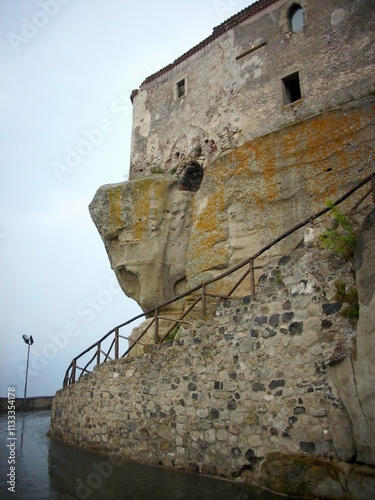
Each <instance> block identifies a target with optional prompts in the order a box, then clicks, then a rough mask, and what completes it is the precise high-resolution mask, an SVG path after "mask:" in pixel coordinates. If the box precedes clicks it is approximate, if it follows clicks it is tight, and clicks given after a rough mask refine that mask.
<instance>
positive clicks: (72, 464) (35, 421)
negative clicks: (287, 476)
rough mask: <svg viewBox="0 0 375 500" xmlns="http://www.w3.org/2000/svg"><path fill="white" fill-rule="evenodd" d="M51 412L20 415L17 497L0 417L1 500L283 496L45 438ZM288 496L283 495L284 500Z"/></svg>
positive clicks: (4, 422)
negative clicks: (10, 480) (10, 482)
mask: <svg viewBox="0 0 375 500" xmlns="http://www.w3.org/2000/svg"><path fill="white" fill-rule="evenodd" d="M49 421H50V412H49V411H38V412H18V414H17V420H16V437H17V441H16V493H11V492H9V491H8V486H9V485H7V484H6V481H7V473H9V465H8V463H7V460H6V459H4V455H5V454H4V453H3V451H4V450H7V442H9V441H8V435H7V415H6V414H2V415H0V431H1V433H0V435H1V438H0V440H1V450H2V453H1V456H2V457H3V458H2V460H1V464H0V474H1V489H0V497H1V498H2V499H8V498H9V499H11V498H12V499H16V500H18V499H20V500H44V499H46V500H50V499H51V500H54V499H61V500H85V499H90V500H106V499H111V500H112V499H113V500H117V499H127V500H138V499H139V500H179V499H186V500H195V499H197V500H198V499H199V500H213V499H215V500H216V499H218V498H220V499H225V500H250V499H260V500H272V499H277V498H282V496H281V495H276V494H272V493H270V492H264V491H261V490H257V489H254V488H250V487H248V486H246V485H243V484H239V483H231V482H227V481H221V480H217V479H211V478H207V477H203V476H199V475H196V474H188V473H182V472H176V471H172V470H168V469H162V468H159V467H149V466H144V465H139V464H136V463H133V462H120V461H116V460H114V459H109V458H107V457H104V456H101V455H97V454H95V453H90V452H85V451H83V450H80V449H77V448H73V447H70V446H66V445H64V444H63V443H60V442H56V441H53V440H51V439H50V438H49V437H48V436H47V432H48V429H49ZM284 498H285V497H284Z"/></svg>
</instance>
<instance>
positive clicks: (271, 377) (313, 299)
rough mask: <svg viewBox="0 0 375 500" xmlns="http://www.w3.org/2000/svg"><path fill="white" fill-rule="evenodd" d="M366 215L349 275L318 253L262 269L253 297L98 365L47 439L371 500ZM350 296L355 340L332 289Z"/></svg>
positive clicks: (370, 248)
mask: <svg viewBox="0 0 375 500" xmlns="http://www.w3.org/2000/svg"><path fill="white" fill-rule="evenodd" d="M374 232H375V212H374V210H372V212H371V213H370V215H369V216H367V218H366V220H365V223H364V225H363V226H362V229H361V231H360V233H359V237H358V243H357V247H356V251H355V270H356V276H354V274H353V272H352V271H353V268H352V265H351V263H350V262H348V261H345V260H344V259H343V258H342V257H340V256H339V255H338V254H336V253H334V252H332V251H328V250H322V249H321V248H320V246H319V245H317V244H314V243H313V244H311V246H308V247H304V246H303V247H301V248H299V249H297V250H295V251H294V252H292V253H290V254H289V255H285V256H283V257H282V258H281V259H274V260H272V261H271V262H269V263H268V264H267V265H266V266H265V268H264V269H263V274H262V276H261V278H260V280H259V283H258V288H257V293H256V294H255V295H254V296H253V297H248V296H246V297H243V298H241V299H233V300H228V301H224V302H222V303H221V304H220V305H218V306H217V308H216V309H215V311H214V313H213V315H212V317H210V319H208V320H207V321H202V320H192V322H191V324H190V325H189V327H181V329H180V331H179V333H178V336H177V337H176V338H175V340H174V342H173V344H172V345H168V344H163V345H162V346H161V348H155V349H152V347H151V346H150V347H149V348H148V350H147V352H143V353H142V354H141V355H139V356H136V357H132V358H125V359H120V360H117V361H113V362H108V363H106V364H104V365H102V366H100V367H98V368H97V369H96V370H95V371H94V372H93V373H91V374H89V375H87V376H85V377H83V378H82V379H81V381H80V382H79V383H77V384H75V385H73V386H70V387H68V388H66V389H63V390H61V391H59V392H58V393H57V394H56V397H55V400H54V405H53V410H52V421H51V435H52V436H53V437H55V438H57V439H62V440H64V441H66V442H69V443H71V444H76V445H79V446H82V447H86V448H88V449H93V450H98V451H101V452H105V453H109V454H115V455H118V456H121V457H123V458H126V459H132V460H138V461H142V462H146V463H150V464H155V465H157V464H159V465H164V466H168V467H179V468H184V469H187V470H191V471H194V472H201V473H205V474H207V473H208V474H213V475H224V476H226V477H236V476H241V477H242V479H245V480H247V481H249V482H256V483H257V484H259V485H262V486H266V487H268V488H271V489H273V490H275V491H279V492H283V493H286V494H289V495H292V494H296V495H300V496H301V495H303V496H311V497H323V498H335V499H344V498H361V500H362V499H369V500H370V499H372V498H374V493H375V473H374V468H372V467H370V466H365V465H363V464H364V463H367V464H372V465H375V461H374V450H375V444H374V443H375V440H374V432H373V429H374V427H373V423H374V422H373V415H374V411H373V406H374V402H375V395H374V391H373V387H374V384H375V373H374V370H373V366H374V361H375V352H374V343H373V335H374V312H373V311H374V308H373V300H374V289H375V287H374V276H375V264H374V262H375V261H374V258H373V257H374V251H375V239H374ZM338 283H343V286H344V289H345V290H349V289H350V288H351V287H353V286H355V285H357V286H358V292H359V313H360V315H359V322H358V328H357V329H356V328H355V325H354V324H353V323H351V322H350V320H348V319H346V318H345V317H344V316H343V315H342V314H341V313H342V312H343V310H344V309H345V306H346V304H345V300H344V299H341V301H339V300H338V298H337V295H336V292H337V284H338Z"/></svg>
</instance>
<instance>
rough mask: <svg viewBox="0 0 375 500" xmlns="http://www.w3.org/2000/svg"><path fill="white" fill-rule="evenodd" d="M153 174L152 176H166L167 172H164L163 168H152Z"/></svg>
mask: <svg viewBox="0 0 375 500" xmlns="http://www.w3.org/2000/svg"><path fill="white" fill-rule="evenodd" d="M151 173H152V174H165V170H164V168H161V167H152V168H151Z"/></svg>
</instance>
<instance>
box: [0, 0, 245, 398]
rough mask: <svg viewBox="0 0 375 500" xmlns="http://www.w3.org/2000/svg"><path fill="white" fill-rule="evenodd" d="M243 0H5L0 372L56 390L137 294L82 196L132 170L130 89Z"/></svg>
mask: <svg viewBox="0 0 375 500" xmlns="http://www.w3.org/2000/svg"><path fill="white" fill-rule="evenodd" d="M250 3H252V2H250V1H249V0H247V1H246V0H0V23H1V24H0V30H1V31H0V65H1V67H0V104H1V114H0V120H1V136H0V155H1V170H0V172H1V177H0V195H1V196H0V252H1V259H0V266H1V281H0V300H1V316H0V322H1V326H0V333H1V348H0V380H1V386H0V388H1V391H0V395H1V396H6V393H7V388H8V387H9V386H15V387H16V394H17V396H18V397H23V393H24V383H25V367H26V359H27V345H26V344H25V343H24V342H23V340H22V335H23V334H26V335H28V336H30V335H32V336H33V338H34V341H35V343H34V344H33V346H32V347H31V349H30V367H29V378H28V391H27V395H28V396H40V395H53V394H54V393H55V392H56V390H57V389H59V388H60V387H61V384H62V380H63V376H64V373H65V370H66V368H67V367H68V365H69V364H70V362H71V360H72V358H73V357H74V356H75V355H77V354H79V353H80V352H81V351H82V350H84V349H85V348H86V347H88V346H89V345H91V344H92V343H94V342H95V341H96V340H98V339H99V338H100V337H102V336H103V335H104V334H105V333H107V332H108V331H109V330H110V329H112V328H113V327H114V326H116V325H117V324H119V323H122V322H124V321H125V320H127V319H130V318H131V317H133V316H135V315H137V314H138V313H139V312H140V309H139V307H138V305H137V304H136V303H135V302H134V301H132V300H131V299H128V298H127V297H126V296H125V295H124V294H123V293H122V292H121V291H120V289H119V287H118V284H117V281H116V280H115V278H114V274H113V272H112V270H111V269H110V265H109V260H108V258H107V255H106V252H105V249H104V246H103V243H102V241H101V239H100V236H99V234H98V233H97V231H96V228H95V226H94V224H93V222H92V221H91V218H90V215H89V212H88V205H89V203H90V202H91V200H92V198H93V197H94V195H95V192H96V190H97V189H98V187H99V186H101V185H103V184H109V183H115V182H122V181H124V180H126V178H127V176H128V169H129V159H130V140H131V114H132V108H131V102H130V99H129V96H130V93H131V91H132V90H133V89H135V88H138V87H139V86H140V84H141V83H142V81H143V80H144V79H145V78H146V77H147V76H149V75H151V74H152V73H154V72H155V71H157V70H159V69H161V68H162V67H164V66H166V65H167V64H169V63H171V62H173V60H174V59H176V58H177V57H179V56H180V55H182V54H183V53H184V52H186V51H187V50H189V49H190V48H192V47H193V46H194V45H196V44H197V43H199V42H200V41H202V40H203V39H204V38H206V37H207V36H209V35H210V34H211V32H212V29H213V27H215V26H217V25H219V24H220V23H222V22H223V21H224V20H225V19H227V18H228V17H230V16H232V15H234V14H236V13H237V12H238V11H240V10H242V9H243V8H245V7H247V6H248V5H249V4H250Z"/></svg>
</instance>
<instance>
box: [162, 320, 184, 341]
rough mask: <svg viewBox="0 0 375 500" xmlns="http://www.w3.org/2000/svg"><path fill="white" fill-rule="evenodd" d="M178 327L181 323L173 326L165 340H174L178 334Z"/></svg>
mask: <svg viewBox="0 0 375 500" xmlns="http://www.w3.org/2000/svg"><path fill="white" fill-rule="evenodd" d="M180 328H181V323H179V324H178V325H176V326H175V327H174V328H173V330H172V331H171V333H170V334H169V335H168V337H167V338H166V339H165V340H174V338H175V336H176V335H177V334H178V332H179V330H180Z"/></svg>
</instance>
